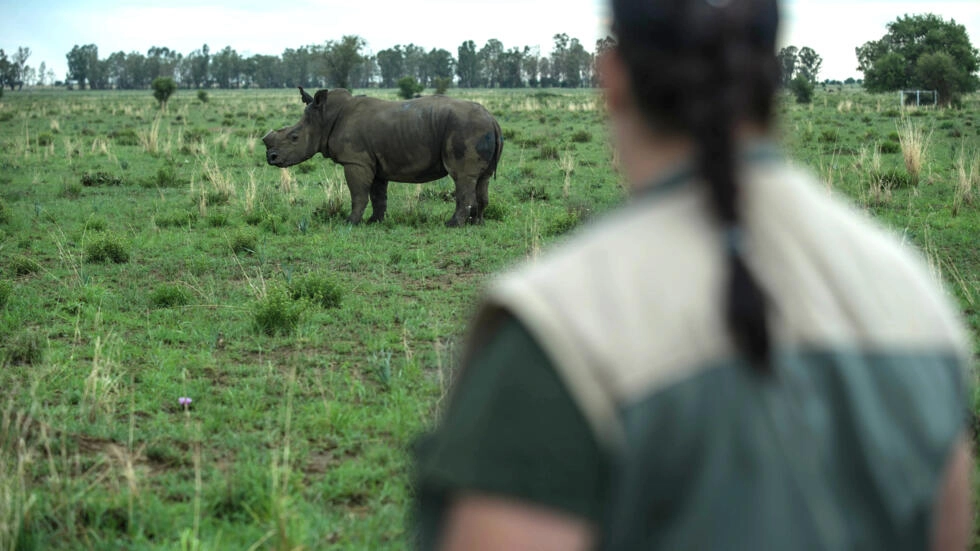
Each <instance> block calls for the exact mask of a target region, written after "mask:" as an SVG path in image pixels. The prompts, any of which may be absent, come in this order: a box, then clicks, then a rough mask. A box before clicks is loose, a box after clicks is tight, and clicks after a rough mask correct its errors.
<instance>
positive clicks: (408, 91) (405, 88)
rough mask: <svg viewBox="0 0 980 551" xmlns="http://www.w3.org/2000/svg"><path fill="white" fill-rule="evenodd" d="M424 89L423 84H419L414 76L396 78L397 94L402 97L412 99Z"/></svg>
mask: <svg viewBox="0 0 980 551" xmlns="http://www.w3.org/2000/svg"><path fill="white" fill-rule="evenodd" d="M422 90H425V86H422V85H421V84H419V82H418V81H417V80H415V77H402V78H400V79H398V95H399V97H401V98H404V99H412V98H414V97H415V96H416V95H417V94H420V93H421V92H422Z"/></svg>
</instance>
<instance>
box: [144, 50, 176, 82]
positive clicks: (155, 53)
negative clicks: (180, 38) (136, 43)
mask: <svg viewBox="0 0 980 551" xmlns="http://www.w3.org/2000/svg"><path fill="white" fill-rule="evenodd" d="M182 58H183V56H182V55H181V54H180V53H178V52H177V51H175V50H171V49H170V48H167V47H161V46H153V47H151V48H150V49H149V50H147V52H146V61H145V73H146V75H145V78H146V79H147V81H152V80H153V79H155V78H156V77H171V78H174V77H175V76H176V73H177V66H178V65H179V64H180V60H181V59H182Z"/></svg>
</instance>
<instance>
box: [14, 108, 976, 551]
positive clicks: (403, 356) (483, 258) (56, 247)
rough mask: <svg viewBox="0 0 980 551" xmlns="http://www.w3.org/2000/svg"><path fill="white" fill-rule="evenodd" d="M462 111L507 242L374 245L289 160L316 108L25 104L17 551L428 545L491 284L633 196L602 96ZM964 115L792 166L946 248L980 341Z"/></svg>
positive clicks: (800, 119)
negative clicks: (477, 313) (436, 471)
mask: <svg viewBox="0 0 980 551" xmlns="http://www.w3.org/2000/svg"><path fill="white" fill-rule="evenodd" d="M371 93H372V95H379V96H383V97H388V98H391V99H393V98H394V93H393V92H390V91H380V92H379V91H373V92H371ZM451 94H453V95H458V96H465V97H467V98H470V99H475V100H477V101H480V102H482V103H483V104H484V105H486V106H487V107H488V108H489V109H490V111H491V112H493V113H494V114H495V115H496V116H497V117H498V119H499V121H500V123H501V126H502V128H503V130H504V134H505V138H506V146H505V150H504V156H503V159H502V161H501V163H500V169H499V172H498V176H497V178H496V180H495V181H493V182H491V188H490V200H491V206H490V208H489V210H488V212H487V218H488V220H487V223H486V225H485V226H482V227H466V228H462V229H447V228H445V227H444V226H443V223H444V222H445V221H446V220H447V219H448V218H449V217H450V215H451V214H452V211H453V203H452V184H451V182H449V181H448V180H443V181H439V182H435V183H431V184H425V185H422V186H417V185H411V184H392V185H391V186H390V188H389V193H390V200H389V209H388V218H387V220H386V221H385V223H383V224H380V225H371V226H359V227H353V228H352V227H349V226H348V225H347V224H345V223H344V221H343V218H344V217H345V216H346V214H347V212H348V210H349V208H350V207H349V197H348V194H347V189H346V186H345V184H344V182H343V176H342V171H341V170H339V167H337V166H335V165H333V164H332V163H330V162H328V161H324V160H323V159H321V158H319V157H317V158H316V159H314V160H310V161H308V162H306V163H304V164H302V165H299V166H296V167H293V168H291V169H288V170H280V169H276V168H272V167H269V166H267V165H266V163H265V159H264V147H263V146H262V144H261V141H260V137H261V136H262V135H263V134H264V133H265V132H266V131H267V130H269V129H272V128H278V127H282V126H285V125H287V124H292V123H294V122H295V121H296V120H298V118H299V116H300V113H301V108H302V104H301V103H300V98H299V94H298V93H296V92H295V91H285V90H283V91H237V92H212V93H211V94H210V97H209V101H207V102H202V101H200V100H199V99H198V98H197V97H196V95H195V94H194V93H193V92H188V91H180V92H178V94H177V95H176V96H175V97H174V98H173V99H172V100H171V101H170V105H169V109H168V111H167V112H166V113H164V114H161V113H160V112H159V109H158V107H157V106H156V104H155V102H154V100H153V99H152V96H151V95H150V93H149V92H142V93H122V92H113V93H89V92H74V93H68V92H36V93H32V92H21V93H12V92H8V93H7V94H6V95H5V96H4V97H3V99H2V100H0V388H2V389H3V390H2V392H0V550H6V549H24V550H26V549H187V550H190V549H281V550H286V549H298V548H307V549H312V548H316V549H325V548H335V549H371V550H376V549H403V548H404V547H405V545H406V534H407V526H406V524H407V520H408V515H409V507H408V505H409V503H410V496H411V488H410V485H409V471H410V462H409V456H408V453H407V451H408V449H409V447H410V446H411V443H412V441H413V439H414V438H415V436H416V435H417V434H418V433H419V432H420V431H422V430H424V429H425V428H426V427H427V426H430V425H431V424H432V422H433V421H434V419H435V418H436V415H437V413H438V411H439V408H440V405H441V399H442V396H443V394H444V392H445V389H446V387H447V385H448V384H449V382H450V380H451V378H452V366H453V358H454V356H455V354H456V350H457V347H458V343H459V342H460V341H459V340H460V337H461V336H462V334H463V332H464V330H465V325H466V321H467V319H468V316H469V314H470V313H471V308H472V307H473V304H474V301H475V300H476V298H477V297H478V294H479V290H480V288H481V286H482V285H483V284H484V283H485V282H486V281H487V278H488V277H489V276H490V274H492V273H494V272H496V271H499V270H501V269H503V268H505V267H507V266H510V265H512V264H513V263H515V262H518V261H522V260H525V259H528V258H532V257H534V256H535V255H537V254H538V253H539V251H540V250H542V248H544V247H547V246H548V245H549V243H552V242H554V241H555V240H559V239H561V238H562V236H563V235H564V234H566V233H568V232H569V231H571V230H573V229H574V228H575V227H577V226H579V225H580V224H582V223H585V222H587V221H588V220H589V219H590V218H591V217H594V216H596V215H598V214H601V213H602V212H603V211H607V210H609V209H610V208H613V207H615V206H616V205H619V204H621V203H622V201H623V200H624V199H625V190H624V189H623V187H622V185H621V183H620V180H619V178H618V177H617V176H616V175H615V174H614V173H613V172H612V171H611V170H610V168H609V166H610V158H611V152H610V150H609V147H608V146H607V145H606V143H607V142H606V134H605V131H604V128H603V118H602V113H601V111H600V109H599V105H600V103H599V102H598V100H597V98H596V96H595V95H594V93H592V92H586V91H575V92H570V91H546V92H534V91H513V92H512V91H472V92H464V91H456V90H454V91H451ZM965 104H966V108H965V109H963V110H958V111H933V110H912V111H900V110H899V106H898V99H897V98H896V97H892V96H871V95H867V94H864V93H862V92H860V91H858V90H856V89H845V90H838V89H833V90H829V91H821V92H819V93H818V95H817V97H816V100H815V102H814V104H813V105H812V106H797V105H795V104H793V103H792V102H791V101H789V100H788V99H784V101H783V103H782V104H781V106H780V108H779V111H780V112H781V116H782V127H783V129H784V130H783V134H784V137H785V144H786V149H787V153H788V154H789V156H791V157H792V158H793V159H795V160H797V161H798V162H799V163H802V164H805V165H808V166H810V167H812V168H813V170H814V171H816V172H818V173H819V174H820V175H821V176H823V178H824V179H825V180H826V182H827V187H828V192H830V193H834V194H839V195H842V196H847V197H849V198H851V199H852V200H853V201H854V202H855V203H857V204H858V205H860V206H861V207H863V208H866V209H868V210H869V211H871V212H872V213H874V214H875V215H876V216H877V217H879V218H880V219H881V220H882V221H883V222H884V223H885V224H887V225H889V226H890V227H892V228H894V229H895V231H896V232H898V233H900V234H902V235H904V236H905V237H906V238H907V240H908V242H910V243H911V244H914V245H915V246H917V247H919V248H921V249H922V250H924V251H925V252H926V254H927V255H928V258H929V260H930V265H931V267H932V268H933V270H934V272H935V274H936V276H937V277H941V278H942V279H944V280H945V282H946V284H947V287H948V288H949V290H950V292H951V293H952V294H954V295H955V296H956V298H957V299H958V300H959V303H960V305H961V306H962V310H963V312H964V316H965V318H966V319H967V320H968V322H969V324H970V326H971V327H972V330H973V333H974V335H978V336H980V309H978V305H977V302H978V301H980V248H978V247H977V246H976V239H977V236H978V235H980V98H978V97H976V96H973V97H970V98H967V100H966V102H965ZM916 140H918V142H919V145H918V153H919V156H920V158H919V159H918V160H916V158H915V153H916V148H915V147H914V145H915V144H914V142H916ZM903 148H904V153H903ZM978 342H980V339H978ZM186 398H190V402H189V403H188V400H186Z"/></svg>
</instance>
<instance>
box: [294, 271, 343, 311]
mask: <svg viewBox="0 0 980 551" xmlns="http://www.w3.org/2000/svg"><path fill="white" fill-rule="evenodd" d="M289 294H290V296H291V297H292V298H293V300H301V299H306V300H309V301H310V302H311V303H313V304H319V305H320V306H321V307H323V308H336V307H338V306H340V299H341V297H342V296H343V291H341V289H340V287H339V286H338V285H337V284H336V283H335V282H334V281H333V280H332V279H330V278H328V277H326V276H322V275H319V274H309V275H306V276H304V277H300V278H296V279H294V280H293V281H292V282H291V283H290V284H289Z"/></svg>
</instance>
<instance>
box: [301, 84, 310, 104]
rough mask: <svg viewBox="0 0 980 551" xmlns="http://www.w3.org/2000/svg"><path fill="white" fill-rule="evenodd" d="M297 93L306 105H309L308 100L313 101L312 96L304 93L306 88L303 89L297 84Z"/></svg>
mask: <svg viewBox="0 0 980 551" xmlns="http://www.w3.org/2000/svg"><path fill="white" fill-rule="evenodd" d="M299 95H300V97H301V98H303V103H305V104H306V105H309V104H310V102H312V101H313V96H311V95H309V94H308V93H306V90H304V89H303V87H302V86H299Z"/></svg>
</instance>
